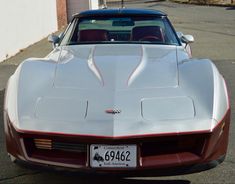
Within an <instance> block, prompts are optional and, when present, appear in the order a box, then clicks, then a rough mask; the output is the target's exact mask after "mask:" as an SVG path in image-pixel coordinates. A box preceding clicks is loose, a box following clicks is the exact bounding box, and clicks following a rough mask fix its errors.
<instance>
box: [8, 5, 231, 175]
mask: <svg viewBox="0 0 235 184" xmlns="http://www.w3.org/2000/svg"><path fill="white" fill-rule="evenodd" d="M185 38H187V37H185ZM51 40H53V39H52V38H51ZM57 40H58V39H57ZM189 41H190V39H189V37H188V42H189ZM185 42H187V40H186V41H185ZM58 44H59V45H58V46H57V47H56V48H55V49H54V50H53V52H52V53H51V54H50V55H49V56H47V57H46V58H44V59H38V58H36V59H28V60H26V61H25V62H23V63H22V64H21V65H20V66H19V67H18V68H17V70H16V72H15V74H14V75H13V76H12V77H11V78H10V80H9V82H8V86H7V88H6V95H5V105H4V122H5V134H6V145H7V151H8V153H9V155H10V156H11V158H16V159H18V160H23V161H26V162H29V163H32V164H42V165H50V166H56V167H64V168H70V169H75V170H78V169H81V170H88V171H102V172H103V171H105V172H107V171H109V172H111V171H112V172H122V171H125V172H126V171H136V170H148V169H159V170H162V169H176V170H179V168H183V167H187V169H186V170H185V172H192V171H191V170H189V168H195V167H199V166H203V165H205V164H209V165H211V166H215V165H217V164H218V163H220V162H221V161H222V160H223V159H224V158H225V155H226V150H227V145H228V132H229V124H230V104H229V98H228V92H227V88H226V84H225V81H224V79H223V77H222V76H221V75H220V73H219V72H218V70H217V69H216V67H215V66H214V64H212V62H211V61H209V60H195V59H190V57H191V56H190V54H189V53H187V50H185V47H184V46H182V44H181V41H180V38H179V37H178V36H177V35H176V33H175V31H174V29H173V28H172V26H171V24H170V22H169V21H168V19H167V17H166V15H165V14H163V13H161V12H158V11H150V10H128V9H125V10H96V11H88V12H84V13H81V14H79V15H76V16H75V18H74V19H73V21H72V23H71V24H70V25H69V26H68V28H67V30H66V31H65V33H64V34H63V35H62V36H61V38H60V43H58ZM185 44H186V45H187V44H188V43H185ZM199 168H200V167H199ZM201 169H204V168H201ZM199 170H200V169H199Z"/></svg>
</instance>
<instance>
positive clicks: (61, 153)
mask: <svg viewBox="0 0 235 184" xmlns="http://www.w3.org/2000/svg"><path fill="white" fill-rule="evenodd" d="M24 144H25V148H26V152H27V155H28V156H29V157H31V158H36V159H41V160H47V161H53V162H59V163H66V164H77V165H85V163H86V160H87V153H86V152H87V144H84V143H75V142H74V143H73V142H72V143H71V142H64V141H57V140H53V139H41V138H24Z"/></svg>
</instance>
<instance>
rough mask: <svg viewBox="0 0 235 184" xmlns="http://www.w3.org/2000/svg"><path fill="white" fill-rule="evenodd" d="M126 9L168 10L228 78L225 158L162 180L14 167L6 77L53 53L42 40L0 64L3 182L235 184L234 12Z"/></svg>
mask: <svg viewBox="0 0 235 184" xmlns="http://www.w3.org/2000/svg"><path fill="white" fill-rule="evenodd" d="M112 6H117V4H112ZM126 7H138V8H151V9H158V10H162V11H164V12H166V13H167V14H168V16H169V19H170V20H171V21H172V23H173V25H174V27H175V28H176V30H177V31H182V32H184V33H185V34H192V35H194V37H195V43H193V44H192V49H193V56H194V57H196V58H210V59H211V60H213V61H214V62H215V64H216V65H217V67H218V68H219V70H220V72H221V73H222V74H223V75H224V77H225V79H226V81H227V84H228V88H229V91H230V97H231V106H232V121H231V127H230V141H229V148H228V153H227V157H226V160H225V161H224V162H223V163H222V164H220V165H219V166H217V167H216V168H213V169H211V170H207V171H204V172H199V173H194V174H188V175H179V176H170V177H158V176H156V175H154V173H152V174H151V175H150V176H138V177H115V176H109V175H100V176H96V175H92V176H91V175H89V174H84V173H79V172H78V173H77V172H76V173H74V172H73V173H70V172H62V171H54V170H48V169H39V168H36V167H29V166H23V165H17V164H13V163H11V162H10V160H9V158H8V157H7V153H6V149H5V143H4V132H3V130H4V128H3V117H2V108H3V96H4V88H5V85H6V82H7V79H8V78H9V76H10V75H11V74H12V73H13V72H14V70H15V68H16V67H17V65H18V64H19V63H20V62H22V61H23V60H24V59H26V58H28V57H43V56H45V55H47V54H48V53H49V52H50V50H51V45H50V44H49V43H47V41H46V39H44V40H42V41H40V42H38V43H36V44H34V45H32V46H30V47H29V48H27V49H25V50H23V51H22V52H21V53H19V54H17V55H16V56H15V57H12V58H10V59H8V60H6V61H5V62H3V63H0V183H4V184H5V183H80V184H82V183H86V184H87V183H103V184H106V183H112V184H116V183H128V184H181V183H182V184H197V183H211V184H215V183H216V184H217V183H218V184H222V183H235V125H234V118H235V110H234V109H235V103H234V102H235V9H234V8H226V7H208V6H195V5H184V4H176V3H170V2H156V1H146V0H136V1H134V0H132V1H128V3H127V4H126Z"/></svg>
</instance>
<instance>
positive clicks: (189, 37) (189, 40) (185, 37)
mask: <svg viewBox="0 0 235 184" xmlns="http://www.w3.org/2000/svg"><path fill="white" fill-rule="evenodd" d="M180 40H181V41H182V42H183V43H186V44H189V43H193V42H194V37H193V36H192V35H182V36H181V38H180Z"/></svg>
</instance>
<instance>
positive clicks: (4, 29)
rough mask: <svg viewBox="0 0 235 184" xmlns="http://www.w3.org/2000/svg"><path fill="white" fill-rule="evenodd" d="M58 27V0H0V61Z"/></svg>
mask: <svg viewBox="0 0 235 184" xmlns="http://www.w3.org/2000/svg"><path fill="white" fill-rule="evenodd" d="M56 30H57V12H56V0H0V62H1V61H2V60H4V59H6V58H7V57H10V56H13V55H14V54H16V53H17V52H19V50H20V49H23V48H26V47H27V46H29V45H31V44H33V43H35V42H37V41H39V40H41V39H42V38H44V37H46V36H47V35H48V34H50V33H52V32H55V31H56Z"/></svg>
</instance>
